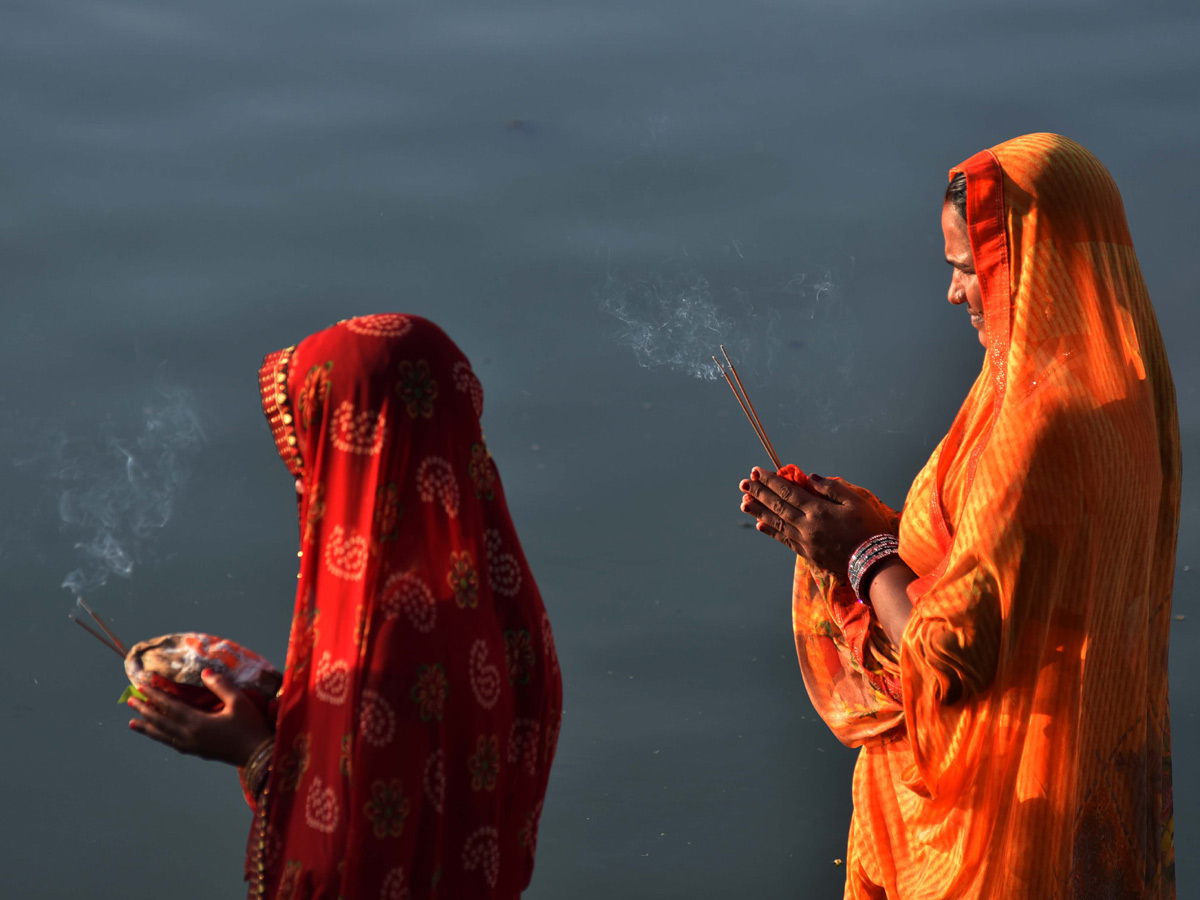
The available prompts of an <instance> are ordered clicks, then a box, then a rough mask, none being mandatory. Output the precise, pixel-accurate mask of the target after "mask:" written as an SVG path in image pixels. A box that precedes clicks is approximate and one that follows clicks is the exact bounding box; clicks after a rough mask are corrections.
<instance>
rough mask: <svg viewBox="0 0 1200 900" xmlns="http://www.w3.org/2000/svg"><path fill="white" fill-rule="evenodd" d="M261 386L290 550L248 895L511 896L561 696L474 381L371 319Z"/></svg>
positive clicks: (544, 621) (319, 340) (333, 332)
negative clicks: (290, 501)
mask: <svg viewBox="0 0 1200 900" xmlns="http://www.w3.org/2000/svg"><path fill="white" fill-rule="evenodd" d="M260 385H261V389H262V400H263V409H264V411H265V412H266V414H267V418H268V420H269V421H270V424H271V427H272V430H273V431H274V434H275V441H276V444H277V446H278V448H279V453H280V455H281V456H282V457H283V460H284V462H286V463H287V466H288V468H289V470H290V471H291V472H292V474H293V475H294V476H295V478H296V487H297V491H298V492H299V517H300V535H301V540H300V574H299V584H298V589H297V592H296V606H295V613H294V616H293V619H292V631H291V639H290V643H289V646H288V657H287V666H286V670H285V673H284V684H283V691H282V697H281V702H280V709H279V716H278V720H277V725H276V745H275V756H274V764H273V768H272V771H271V774H270V778H269V781H268V786H267V794H266V799H265V801H264V802H262V803H261V804H260V805H259V806H260V808H259V809H258V810H257V811H256V817H255V822H256V827H255V829H254V831H253V832H252V834H251V842H250V852H249V854H248V867H249V871H248V875H249V877H250V880H251V896H264V897H268V898H279V900H290V898H305V900H307V898H314V900H315V898H322V900H324V898H328V900H335V898H340V900H408V898H413V900H417V898H426V897H444V898H453V900H466V898H514V897H517V896H518V895H519V894H520V892H521V890H522V889H523V888H524V887H525V886H526V885H527V884H528V883H529V879H530V877H531V875H532V872H533V859H534V850H535V847H536V843H537V826H538V818H539V816H540V814H541V810H542V798H543V796H544V794H545V791H546V781H547V777H548V775H549V772H550V763H551V760H552V759H553V756H554V749H555V744H556V742H557V739H558V730H559V725H560V721H561V702H562V699H561V698H562V687H561V678H560V674H559V668H558V661H557V658H556V656H555V652H554V640H553V637H552V635H551V632H550V622H549V620H548V618H547V616H546V611H545V609H544V608H543V606H542V601H541V597H540V596H539V594H538V590H537V586H536V584H535V583H534V580H533V576H532V574H531V573H530V571H529V568H528V566H527V565H526V562H525V557H524V554H523V553H522V552H521V546H520V544H519V543H518V540H517V534H516V532H515V531H514V529H513V525H512V521H511V519H510V518H509V514H508V509H507V507H506V505H505V501H504V491H503V489H502V487H501V485H500V478H499V475H498V474H497V472H496V467H495V464H494V463H493V462H492V458H491V456H490V455H489V454H488V450H487V446H486V445H485V444H484V440H483V436H482V434H481V433H480V426H479V416H480V414H481V412H482V408H483V390H482V388H481V387H480V384H479V380H478V379H477V378H476V377H475V374H474V372H473V371H472V370H471V365H470V363H469V362H468V361H467V359H466V357H464V356H463V354H462V353H461V352H460V351H459V349H458V348H457V347H456V346H455V345H454V343H453V342H452V341H451V340H450V339H449V338H448V337H447V336H446V335H445V334H444V333H443V332H442V331H441V330H440V329H439V328H438V327H437V326H436V325H434V324H433V323H431V322H429V321H427V320H425V319H422V318H419V317H417V316H409V315H399V314H386V315H373V316H363V317H360V318H355V319H350V320H348V321H345V322H341V323H339V324H337V325H335V326H333V327H332V328H328V329H326V330H325V331H322V332H319V333H318V334H315V335H312V336H311V337H308V338H306V339H305V340H304V341H302V342H301V343H300V344H299V345H298V346H296V347H289V348H288V349H286V350H282V351H279V352H277V353H272V354H270V355H269V356H268V357H267V358H266V360H265V361H264V363H263V366H262V369H261V370H260ZM260 873H261V875H260Z"/></svg>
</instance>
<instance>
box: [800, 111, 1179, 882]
mask: <svg viewBox="0 0 1200 900" xmlns="http://www.w3.org/2000/svg"><path fill="white" fill-rule="evenodd" d="M958 172H963V173H965V175H966V181H967V226H968V232H969V235H970V241H971V251H972V256H973V258H974V263H975V269H976V272H977V273H978V277H979V284H980V287H981V289H982V294H983V308H984V321H985V330H986V336H987V354H986V357H985V360H984V364H983V368H982V371H981V372H980V374H979V377H978V378H977V379H976V381H975V384H974V386H973V387H972V388H971V391H970V393H969V394H968V396H967V398H966V400H965V401H964V403H963V406H962V409H961V410H960V411H959V413H958V416H957V417H956V419H955V421H954V424H953V425H952V427H951V429H950V431H949V433H948V434H947V435H946V437H945V438H944V439H943V440H942V442H941V443H940V444H939V445H938V448H937V449H936V450H935V452H934V454H933V456H932V458H931V459H930V460H929V462H928V463H927V464H926V465H925V467H924V469H923V470H922V471H921V473H920V474H919V475H918V476H917V478H916V480H915V481H914V482H913V485H912V488H911V489H910V490H909V494H908V499H907V501H906V502H905V505H904V510H903V514H902V516H901V517H900V523H899V533H900V555H901V556H902V557H903V559H904V561H905V562H906V563H907V564H908V565H909V566H910V568H912V570H913V571H914V572H916V574H917V575H918V576H919V578H918V580H917V581H916V582H914V583H913V585H912V586H911V587H910V588H909V596H910V598H911V600H912V602H913V613H912V617H911V619H910V620H909V623H908V626H907V628H906V629H905V632H904V636H903V639H902V641H901V644H900V646H899V647H898V648H897V647H893V646H892V645H891V644H890V643H889V642H888V641H887V638H886V636H885V635H883V633H882V631H881V630H880V629H879V628H878V624H877V623H876V622H875V621H874V617H873V615H871V614H870V611H869V609H868V608H867V607H863V606H856V605H855V604H854V598H853V595H852V594H851V593H850V592H849V589H848V588H847V587H846V586H845V583H844V578H843V577H841V576H835V575H833V574H831V573H828V572H821V571H818V570H815V569H814V568H812V567H811V566H809V565H808V564H807V563H806V562H805V561H804V560H803V559H801V560H800V563H799V565H798V567H797V571H796V581H795V589H794V595H793V623H794V626H795V632H796V646H797V649H798V651H799V656H800V663H801V668H802V670H803V672H804V678H805V685H806V687H807V688H808V692H809V695H810V697H811V698H812V701H813V703H814V705H815V706H816V708H817V710H818V711H819V712H820V713H821V715H822V717H823V718H824V719H825V721H826V722H827V723H828V724H829V726H830V727H831V728H832V730H833V731H834V733H835V734H836V735H837V736H838V737H839V738H840V739H841V740H842V741H844V742H845V743H846V744H848V745H850V746H861V747H862V750H861V752H860V754H859V758H858V764H857V766H856V768H855V776H854V788H853V792H854V817H853V820H852V823H851V829H850V840H849V851H848V858H847V887H846V895H847V897H853V898H879V897H883V896H887V897H891V898H920V900H933V898H956V900H984V898H986V900H1048V898H1067V897H1070V898H1079V900H1084V898H1087V900H1090V898H1095V897H1121V898H1130V900H1133V898H1167V897H1174V896H1175V886H1174V845H1173V829H1174V820H1173V817H1172V801H1171V777H1170V765H1171V757H1170V724H1169V714H1168V705H1167V644H1168V637H1169V626H1170V610H1171V589H1172V582H1173V579H1174V563H1175V542H1176V534H1177V530H1178V523H1179V490H1180V448H1179V430H1178V422H1177V417H1176V409H1175V391H1174V387H1173V385H1172V382H1171V374H1170V370H1169V368H1168V365H1167V358H1166V353H1165V351H1164V349H1163V343H1162V338H1161V335H1160V334H1159V329H1158V324H1157V321H1156V319H1155V316H1154V311H1153V308H1152V307H1151V305H1150V298H1149V296H1148V295H1147V292H1146V287H1145V284H1144V282H1143V280H1142V275H1141V271H1140V269H1139V267H1138V262H1137V256H1136V255H1135V253H1134V249H1133V242H1132V240H1131V238H1130V235H1129V230H1128V227H1127V225H1126V222H1125V212H1124V208H1123V206H1122V203H1121V198H1120V194H1119V193H1118V191H1117V188H1116V185H1115V184H1114V182H1113V180H1112V178H1111V176H1110V175H1109V173H1108V172H1107V171H1106V170H1105V168H1104V167H1103V166H1102V165H1101V164H1100V163H1099V162H1098V161H1097V160H1096V158H1095V157H1094V156H1092V154H1090V153H1089V152H1088V151H1087V150H1085V149H1084V148H1083V147H1081V146H1079V145H1078V144H1076V143H1075V142H1073V141H1070V140H1068V139H1066V138H1063V137H1060V136H1058V135H1053V134H1032V135H1026V136H1024V137H1020V138H1016V139H1015V140H1012V141H1008V142H1007V143H1004V144H1000V145H999V146H997V147H993V148H992V149H991V150H985V151H983V152H981V153H978V154H976V155H975V156H973V157H971V158H970V159H968V160H967V161H965V162H964V163H962V164H961V165H959V166H956V167H955V168H954V169H953V170H951V173H950V174H951V176H953V175H955V174H956V173H958Z"/></svg>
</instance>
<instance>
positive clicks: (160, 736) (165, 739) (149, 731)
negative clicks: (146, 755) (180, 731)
mask: <svg viewBox="0 0 1200 900" xmlns="http://www.w3.org/2000/svg"><path fill="white" fill-rule="evenodd" d="M129 730H130V731H136V732H137V733H138V734H144V735H145V736H146V737H148V738H150V739H151V740H153V741H158V742H159V743H160V744H163V745H165V746H167V747H170V748H171V749H172V750H174V751H175V752H176V753H182V752H183V750H182V748H181V747H180V746H179V741H178V739H177V738H175V737H172V736H171V735H170V734H168V733H167V732H165V731H162V730H161V729H159V728H156V727H154V726H153V725H151V724H150V723H149V722H146V721H143V720H141V719H132V720H130V722H129Z"/></svg>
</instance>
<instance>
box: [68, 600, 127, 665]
mask: <svg viewBox="0 0 1200 900" xmlns="http://www.w3.org/2000/svg"><path fill="white" fill-rule="evenodd" d="M75 602H76V603H77V604H78V605H79V606H81V607H82V608H83V611H84V612H86V613H87V614H88V615H89V616H91V617H92V620H93V621H94V622H95V623H96V624H97V625H99V626H100V627H101V628H103V629H104V633H105V634H107V635H108V636H109V637H110V638H112V642H113V643H114V644H115V645H116V647H117V649H118V650H120V651H121V655H122V656H124V655H125V654H126V653H128V652H129V651H128V650H126V649H125V645H124V644H122V643H121V639H120V638H119V637H117V636H116V635H115V634H113V633H112V629H111V628H109V627H108V626H107V625H105V624H104V620H103V619H102V618H100V616H98V615H97V614H96V611H95V610H94V609H92V608H91V607H90V606H88V605H87V604H86V603H85V602H84V601H83V598H82V597H76V598H75Z"/></svg>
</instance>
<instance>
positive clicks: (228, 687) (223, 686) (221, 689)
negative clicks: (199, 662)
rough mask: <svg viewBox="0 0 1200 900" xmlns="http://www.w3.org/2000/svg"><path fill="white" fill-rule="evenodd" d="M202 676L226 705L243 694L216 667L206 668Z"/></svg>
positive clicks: (205, 684) (209, 687) (205, 683)
mask: <svg viewBox="0 0 1200 900" xmlns="http://www.w3.org/2000/svg"><path fill="white" fill-rule="evenodd" d="M200 677H201V678H202V679H203V680H204V686H205V687H207V688H208V689H209V690H210V691H212V692H213V693H214V694H216V695H217V698H218V699H219V700H220V701H221V702H222V703H224V704H225V706H226V707H228V706H230V705H231V704H233V703H234V702H235V701H236V700H237V699H238V697H239V696H241V691H239V690H238V689H237V687H236V686H235V685H234V683H233V682H232V681H230V680H229V679H228V678H226V677H225V676H224V675H222V674H221V673H220V672H218V671H216V670H215V669H205V670H204V671H203V672H201V673H200Z"/></svg>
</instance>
